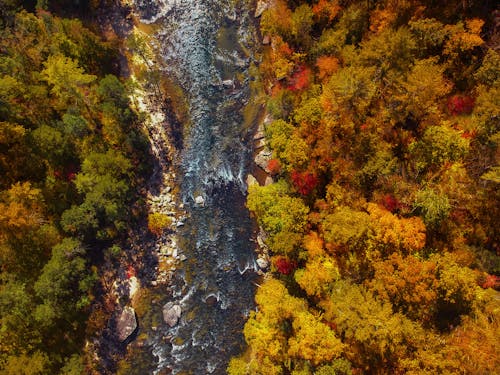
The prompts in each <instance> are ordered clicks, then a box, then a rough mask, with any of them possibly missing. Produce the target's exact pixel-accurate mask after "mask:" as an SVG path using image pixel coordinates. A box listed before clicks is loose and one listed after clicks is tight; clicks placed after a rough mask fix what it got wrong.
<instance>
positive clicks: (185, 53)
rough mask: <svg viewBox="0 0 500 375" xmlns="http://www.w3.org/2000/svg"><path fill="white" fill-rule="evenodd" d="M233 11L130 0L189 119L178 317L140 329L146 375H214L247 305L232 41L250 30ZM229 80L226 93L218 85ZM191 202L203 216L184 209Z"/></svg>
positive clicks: (241, 90)
mask: <svg viewBox="0 0 500 375" xmlns="http://www.w3.org/2000/svg"><path fill="white" fill-rule="evenodd" d="M233 3H234V2H233V1H232V0H204V1H203V0H171V1H168V0H161V1H144V0H136V5H137V6H138V9H139V10H140V11H141V15H142V16H141V19H142V20H143V22H147V23H152V22H155V24H156V25H158V26H159V30H158V32H157V34H156V35H155V39H156V45H157V48H158V52H159V54H160V55H161V57H162V70H163V72H164V74H167V75H168V76H169V77H170V78H173V79H174V80H175V81H176V82H177V83H178V84H179V85H180V87H181V88H182V89H183V90H184V92H185V94H186V96H187V99H188V103H189V117H190V119H189V124H185V129H186V131H185V134H184V139H183V144H184V148H183V150H182V151H181V153H180V161H179V165H178V170H179V172H180V175H181V176H182V177H181V179H180V181H179V183H180V187H181V197H182V199H183V201H184V203H185V209H186V211H187V212H188V214H189V216H190V218H189V219H188V220H187V221H186V223H185V226H184V227H182V228H181V229H180V230H179V233H178V236H177V237H178V240H179V246H180V248H181V251H182V253H183V254H185V255H186V256H187V257H188V259H187V260H186V262H184V263H183V264H184V266H183V267H182V269H180V270H179V271H178V272H177V273H176V274H175V276H174V285H173V292H172V297H170V298H168V299H167V300H169V301H170V300H172V301H175V302H176V303H178V304H179V305H180V306H181V308H182V311H183V314H182V317H181V319H180V321H179V323H178V325H177V326H176V327H173V328H169V327H167V326H166V325H165V324H163V325H162V326H160V327H158V329H157V330H156V331H150V330H148V327H144V328H143V333H146V334H147V335H148V344H149V350H151V351H152V353H153V354H154V355H155V357H156V358H157V363H155V364H152V366H151V370H152V372H153V373H155V374H157V373H160V372H161V371H165V370H167V371H171V373H173V374H177V373H180V372H183V373H191V374H196V375H198V374H205V373H209V374H224V373H225V369H226V366H227V362H228V360H229V358H230V357H231V356H232V355H235V354H238V353H239V352H240V351H241V348H242V345H243V337H242V327H243V323H244V321H245V319H246V318H247V317H248V312H249V308H250V307H251V306H252V305H253V295H254V286H253V284H252V281H253V279H254V277H255V274H254V273H253V272H252V271H253V270H255V262H254V259H253V245H252V244H251V242H250V241H249V239H250V236H251V233H252V221H251V220H250V218H249V215H248V212H247V210H246V208H245V206H244V195H243V192H244V191H245V189H246V186H245V183H244V176H245V175H246V170H247V166H248V165H249V163H250V158H251V149H250V145H251V141H250V139H251V135H250V134H249V129H244V125H243V117H242V114H241V111H242V108H243V104H244V103H246V102H248V100H249V88H248V83H249V77H248V66H249V62H250V57H249V56H246V55H245V54H244V52H243V51H244V50H246V49H249V48H250V49H251V47H252V46H245V48H243V47H242V46H241V45H239V43H240V42H238V41H241V40H244V39H251V37H250V38H248V36H249V35H251V24H250V22H249V17H248V14H249V11H248V10H247V9H234V8H233V6H234V5H233ZM238 77H239V79H240V81H239V82H235V83H234V84H233V85H228V84H226V85H224V84H223V81H225V80H236V79H237V78H238ZM199 195H201V196H203V198H204V204H203V205H202V206H203V207H201V206H200V205H195V204H194V198H195V197H197V196H199ZM211 297H212V298H211ZM167 300H165V301H164V302H166V301H167ZM164 337H170V338H171V339H170V340H165V339H164Z"/></svg>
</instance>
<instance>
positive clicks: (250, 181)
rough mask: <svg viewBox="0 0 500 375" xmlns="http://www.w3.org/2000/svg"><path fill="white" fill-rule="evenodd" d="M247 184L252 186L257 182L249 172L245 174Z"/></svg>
mask: <svg viewBox="0 0 500 375" xmlns="http://www.w3.org/2000/svg"><path fill="white" fill-rule="evenodd" d="M246 182H247V186H253V185H258V184H259V182H258V181H257V179H256V178H255V177H254V176H253V175H251V174H248V175H247V181H246Z"/></svg>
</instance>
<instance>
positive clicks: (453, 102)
mask: <svg viewBox="0 0 500 375" xmlns="http://www.w3.org/2000/svg"><path fill="white" fill-rule="evenodd" d="M473 109H474V99H472V98H471V97H470V96H465V95H453V96H452V97H451V98H450V99H448V111H450V114H451V115H453V116H458V115H463V114H466V115H469V114H470V113H471V112H472V110H473Z"/></svg>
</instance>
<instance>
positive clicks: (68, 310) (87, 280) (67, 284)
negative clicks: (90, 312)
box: [34, 238, 95, 321]
mask: <svg viewBox="0 0 500 375" xmlns="http://www.w3.org/2000/svg"><path fill="white" fill-rule="evenodd" d="M85 253H86V252H85V249H84V248H83V246H82V244H81V243H80V242H79V241H78V240H75V239H71V238H66V239H64V240H63V241H62V242H61V243H60V244H59V245H56V246H54V248H53V249H52V257H51V258H50V260H49V261H48V263H47V264H45V266H44V267H43V269H42V273H41V275H40V277H39V278H38V280H37V281H36V283H35V285H34V290H35V292H36V295H37V296H38V297H40V298H41V300H42V301H43V305H45V306H46V307H41V308H40V309H38V314H37V318H38V320H39V321H43V320H45V319H47V320H52V319H61V318H63V319H68V318H70V319H71V317H73V318H74V317H75V316H77V313H78V311H79V310H80V309H82V308H84V307H86V306H88V304H89V303H90V299H89V298H90V294H89V292H90V289H91V287H92V285H93V283H94V282H95V275H94V274H93V272H92V271H90V270H89V268H88V266H87V261H86V259H85ZM43 305H42V306H43ZM41 312H45V313H46V314H45V315H42V314H41ZM47 315H48V316H47Z"/></svg>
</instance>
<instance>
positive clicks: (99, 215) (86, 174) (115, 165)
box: [61, 150, 131, 239]
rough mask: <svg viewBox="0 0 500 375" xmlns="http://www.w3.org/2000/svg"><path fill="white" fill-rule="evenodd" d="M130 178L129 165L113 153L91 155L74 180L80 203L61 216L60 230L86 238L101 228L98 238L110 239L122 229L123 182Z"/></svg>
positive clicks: (117, 154) (125, 191)
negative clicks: (82, 197)
mask: <svg viewBox="0 0 500 375" xmlns="http://www.w3.org/2000/svg"><path fill="white" fill-rule="evenodd" d="M130 176H131V164H130V161H129V160H128V159H127V158H125V156H123V155H122V154H121V153H119V152H116V151H114V150H109V151H107V152H106V153H97V152H94V153H91V154H90V155H89V156H88V157H87V158H86V159H85V160H84V162H83V164H82V171H81V172H80V173H78V174H77V176H76V179H75V185H76V187H77V189H78V191H79V192H80V193H81V194H83V195H84V201H83V203H82V204H81V205H79V206H76V205H75V206H73V207H72V208H70V209H69V210H67V211H66V212H64V213H63V215H62V218H61V224H62V226H63V229H64V230H66V231H67V232H69V233H72V234H80V235H81V236H83V237H87V236H91V235H92V234H93V233H94V231H95V230H96V229H97V228H101V229H100V231H99V232H98V237H100V238H103V239H104V238H109V237H114V236H115V235H116V233H117V232H118V231H120V230H121V229H122V228H123V222H124V220H125V218H126V213H127V207H126V205H125V201H126V197H127V192H128V189H129V185H128V183H127V179H128V178H130Z"/></svg>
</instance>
